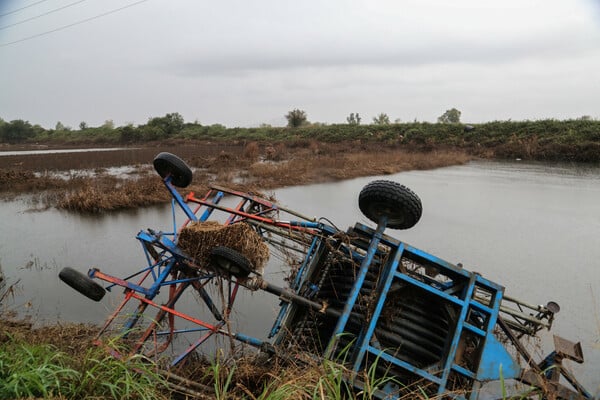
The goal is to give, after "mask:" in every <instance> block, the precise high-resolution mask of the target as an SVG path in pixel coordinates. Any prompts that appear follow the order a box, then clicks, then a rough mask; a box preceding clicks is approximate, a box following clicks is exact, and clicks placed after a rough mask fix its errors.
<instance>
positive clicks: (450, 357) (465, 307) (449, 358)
mask: <svg viewBox="0 0 600 400" xmlns="http://www.w3.org/2000/svg"><path fill="white" fill-rule="evenodd" d="M475 280H476V275H475V274H471V279H470V280H469V285H468V286H467V288H466V290H465V293H464V298H465V299H466V301H465V302H463V304H462V307H461V310H460V314H459V315H458V318H457V321H458V322H457V323H456V328H455V331H454V336H453V338H452V342H451V344H450V350H449V351H448V354H447V355H446V361H445V363H444V365H443V370H442V376H441V381H440V387H439V388H438V395H442V394H443V393H444V392H445V391H446V383H447V382H448V377H449V375H450V369H451V367H452V365H453V364H454V359H455V358H456V351H457V349H458V345H459V342H460V337H461V335H462V331H463V324H464V322H465V319H466V317H467V313H468V312H469V305H470V299H471V297H472V296H473V291H474V290H475Z"/></svg>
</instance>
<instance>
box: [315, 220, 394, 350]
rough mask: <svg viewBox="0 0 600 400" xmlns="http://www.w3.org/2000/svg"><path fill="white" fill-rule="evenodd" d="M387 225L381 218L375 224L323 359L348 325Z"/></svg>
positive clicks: (332, 348) (333, 347)
mask: <svg viewBox="0 0 600 400" xmlns="http://www.w3.org/2000/svg"><path fill="white" fill-rule="evenodd" d="M386 225H387V217H385V216H382V217H381V219H380V221H379V223H378V224H377V231H375V235H374V236H373V238H372V240H371V242H370V244H369V249H368V250H367V255H366V256H365V258H364V259H363V261H362V263H361V265H360V269H359V272H358V275H357V277H356V280H355V282H354V286H353V287H352V291H351V292H350V295H349V296H348V299H347V300H346V304H345V305H344V311H343V312H342V315H341V316H340V318H339V319H338V322H337V324H336V327H335V330H334V331H333V334H332V337H331V339H330V340H329V344H328V345H327V350H326V351H325V357H326V358H330V357H331V356H332V355H333V353H334V351H335V347H336V346H337V341H338V339H339V335H340V334H341V333H343V332H344V329H345V328H346V324H347V323H348V319H349V318H350V314H351V313H352V308H354V304H356V300H357V299H358V295H359V293H360V289H361V288H362V286H363V283H364V282H365V278H366V276H367V272H368V270H369V266H370V265H371V262H372V261H373V257H374V256H375V252H376V251H377V247H378V246H379V242H380V241H381V235H383V231H384V230H385V227H386Z"/></svg>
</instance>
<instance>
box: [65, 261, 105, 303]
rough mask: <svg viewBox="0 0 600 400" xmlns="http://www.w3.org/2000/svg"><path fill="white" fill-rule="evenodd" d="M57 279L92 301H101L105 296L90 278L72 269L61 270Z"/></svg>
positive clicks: (103, 291) (102, 290)
mask: <svg viewBox="0 0 600 400" xmlns="http://www.w3.org/2000/svg"><path fill="white" fill-rule="evenodd" d="M58 277H59V278H60V280H61V281H63V282H64V283H66V284H67V285H69V286H71V287H72V288H73V289H75V290H77V291H78V292H79V293H81V294H82V295H84V296H86V297H88V298H90V299H92V300H94V301H100V300H102V298H103V297H104V295H105V294H106V291H105V290H104V288H103V287H102V286H100V285H99V284H98V283H96V282H94V281H93V280H92V278H90V277H89V276H87V275H85V274H83V273H81V272H79V271H77V270H75V269H73V268H69V267H65V268H63V269H62V270H61V271H60V272H59V273H58Z"/></svg>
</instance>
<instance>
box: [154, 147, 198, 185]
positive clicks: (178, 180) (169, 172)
mask: <svg viewBox="0 0 600 400" xmlns="http://www.w3.org/2000/svg"><path fill="white" fill-rule="evenodd" d="M153 164H154V169H155V170H156V172H158V174H159V175H160V177H161V178H163V179H164V178H166V177H167V176H170V177H171V182H172V183H173V185H175V186H177V187H181V188H184V187H187V186H188V185H189V184H190V183H191V182H192V170H191V169H190V167H188V165H187V164H186V163H185V161H183V160H182V159H181V158H179V157H177V156H176V155H175V154H171V153H167V152H162V153H159V154H158V155H157V156H156V157H154V161H153Z"/></svg>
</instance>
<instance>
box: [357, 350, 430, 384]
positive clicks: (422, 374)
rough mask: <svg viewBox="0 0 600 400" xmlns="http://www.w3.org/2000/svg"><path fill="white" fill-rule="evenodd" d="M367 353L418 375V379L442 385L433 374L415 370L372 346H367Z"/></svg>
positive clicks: (410, 365) (412, 366)
mask: <svg viewBox="0 0 600 400" xmlns="http://www.w3.org/2000/svg"><path fill="white" fill-rule="evenodd" d="M367 351H368V352H369V353H372V354H374V355H375V356H376V357H378V358H381V359H383V360H385V361H387V362H390V363H392V364H394V365H397V366H398V367H400V368H402V369H405V370H407V371H410V372H412V373H413V374H415V375H419V376H420V377H422V378H425V379H427V380H428V381H430V382H433V383H436V384H438V385H441V383H442V380H441V379H440V378H439V377H437V376H435V375H433V374H430V373H429V372H427V371H425V370H423V369H421V368H417V367H415V366H414V365H412V364H409V363H407V362H406V361H403V360H400V359H399V358H396V357H394V356H392V355H390V354H388V353H386V352H385V351H384V350H381V349H377V348H375V347H372V346H368V347H367Z"/></svg>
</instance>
